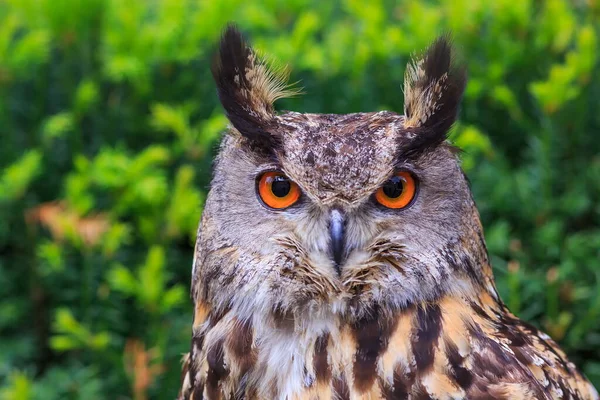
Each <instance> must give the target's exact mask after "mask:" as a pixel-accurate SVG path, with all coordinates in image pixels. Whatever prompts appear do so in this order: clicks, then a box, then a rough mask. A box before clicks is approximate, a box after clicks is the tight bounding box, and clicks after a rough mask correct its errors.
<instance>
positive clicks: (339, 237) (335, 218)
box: [329, 208, 346, 275]
mask: <svg viewBox="0 0 600 400" xmlns="http://www.w3.org/2000/svg"><path fill="white" fill-rule="evenodd" d="M345 228H346V217H345V215H344V214H343V213H342V212H341V211H340V210H338V209H336V208H334V209H333V210H331V214H330V216H329V240H330V243H329V246H330V248H331V255H332V256H333V261H334V262H335V269H336V271H337V273H338V275H339V274H340V266H341V264H342V261H343V257H344V250H345V249H344V246H345V232H344V230H345Z"/></svg>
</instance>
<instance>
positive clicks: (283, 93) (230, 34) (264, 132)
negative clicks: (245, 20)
mask: <svg viewBox="0 0 600 400" xmlns="http://www.w3.org/2000/svg"><path fill="white" fill-rule="evenodd" d="M212 74H213V77H214V79H215V82H216V84H217V92H218V94H219V99H220V100H221V104H222V105H223V107H224V108H225V112H226V113H227V117H228V118H229V121H230V122H231V124H232V125H233V126H234V127H235V128H236V129H237V130H238V131H239V132H240V133H241V134H242V135H244V136H245V137H247V138H248V139H251V140H253V141H255V142H257V143H258V144H260V145H262V146H267V147H272V146H273V145H275V142H276V141H277V139H276V138H275V137H274V136H273V134H272V133H270V132H269V130H270V128H272V123H273V120H274V117H275V109H274V107H273V103H274V102H275V101H276V100H278V99H281V98H284V97H289V96H293V95H295V94H297V93H298V92H297V91H295V90H294V89H291V88H290V87H289V86H288V84H287V78H288V70H287V68H269V66H268V65H267V63H265V62H264V61H262V60H260V59H259V58H258V57H257V55H256V53H255V52H254V50H253V49H252V48H251V47H250V46H249V45H248V44H247V43H246V41H245V40H244V38H243V36H242V34H241V33H240V32H239V30H238V29H237V28H236V27H235V26H234V25H228V26H227V28H226V29H225V31H224V33H223V36H222V38H221V43H220V46H219V53H218V54H217V56H216V57H215V60H214V62H213V65H212Z"/></svg>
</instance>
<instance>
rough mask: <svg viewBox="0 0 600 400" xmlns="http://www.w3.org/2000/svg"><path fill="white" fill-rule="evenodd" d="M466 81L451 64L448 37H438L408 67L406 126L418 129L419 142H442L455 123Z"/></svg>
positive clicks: (462, 69) (405, 95)
mask: <svg viewBox="0 0 600 400" xmlns="http://www.w3.org/2000/svg"><path fill="white" fill-rule="evenodd" d="M466 81H467V74H466V70H465V68H464V67H462V66H457V65H455V63H454V60H453V55H452V46H451V44H450V39H449V37H448V36H442V37H439V38H438V39H437V40H436V41H435V42H433V44H432V45H431V46H430V47H429V49H427V52H426V53H425V55H424V56H423V57H422V58H421V59H419V60H418V61H414V62H413V63H411V64H409V65H408V67H407V70H406V75H405V77H404V115H405V118H406V119H405V124H404V125H405V127H406V128H417V129H418V130H419V131H420V132H419V136H423V137H421V140H425V139H428V140H427V141H432V142H433V143H431V144H439V143H441V142H442V141H444V140H445V139H446V134H447V133H448V130H449V129H450V127H451V126H452V124H453V123H454V121H455V120H456V115H457V113H458V107H459V105H460V101H461V98H462V94H463V91H464V89H465V84H466ZM419 128H423V129H419Z"/></svg>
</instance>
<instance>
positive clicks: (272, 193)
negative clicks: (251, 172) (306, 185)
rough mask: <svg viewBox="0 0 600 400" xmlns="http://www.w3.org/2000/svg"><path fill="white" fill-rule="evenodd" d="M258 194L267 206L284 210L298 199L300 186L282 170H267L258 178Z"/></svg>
mask: <svg viewBox="0 0 600 400" xmlns="http://www.w3.org/2000/svg"><path fill="white" fill-rule="evenodd" d="M258 195H259V196H260V199H261V200H262V201H263V203H264V204H265V205H266V206H267V207H270V208H273V209H276V210H282V209H284V208H287V207H289V206H291V205H293V204H294V203H296V202H297V201H298V199H299V198H300V188H299V187H298V185H297V184H295V183H294V182H292V181H291V180H290V179H289V178H288V177H287V176H285V175H284V174H282V173H281V172H274V171H272V172H265V173H264V174H263V175H262V176H261V177H260V179H259V180H258Z"/></svg>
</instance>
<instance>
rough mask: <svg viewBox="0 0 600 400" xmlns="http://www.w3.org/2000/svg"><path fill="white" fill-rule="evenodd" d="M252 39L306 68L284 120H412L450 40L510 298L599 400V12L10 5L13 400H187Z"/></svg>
mask: <svg viewBox="0 0 600 400" xmlns="http://www.w3.org/2000/svg"><path fill="white" fill-rule="evenodd" d="M228 21H236V22H237V23H238V24H239V26H240V28H241V29H242V30H243V31H244V32H245V33H246V34H247V35H248V36H249V37H250V38H251V40H252V42H253V44H254V45H255V47H256V48H258V49H259V50H261V51H262V52H263V53H267V54H269V55H271V56H272V58H274V59H276V60H279V61H280V62H282V63H287V64H289V65H290V66H292V80H293V81H300V86H302V87H303V88H304V92H305V93H306V94H305V95H302V96H300V97H297V98H294V99H288V100H284V101H281V102H280V103H279V104H278V107H279V108H280V109H293V110H296V111H306V112H325V113H346V112H357V111H375V110H381V109H389V110H394V111H399V112H401V110H402V109H403V94H402V82H403V73H404V69H405V65H406V63H407V61H408V60H409V57H410V55H411V54H413V52H415V51H416V50H420V49H424V48H425V47H426V46H427V44H428V43H429V42H430V41H431V40H432V39H433V38H435V37H436V36H437V35H438V34H440V33H443V32H448V31H450V32H452V34H453V36H454V39H455V42H456V44H457V46H458V48H459V50H460V52H461V53H462V55H463V59H464V60H465V62H466V64H467V65H468V69H469V75H470V81H469V84H468V87H467V90H466V94H465V98H464V105H463V107H462V110H461V115H460V123H458V124H457V125H456V127H455V129H454V131H453V134H452V140H453V141H454V142H455V143H456V144H457V145H459V146H460V147H462V148H463V149H464V150H465V152H464V154H463V155H462V158H463V165H464V169H465V170H466V172H467V175H468V176H469V178H470V180H471V182H472V188H473V191H474V194H475V197H476V200H477V202H478V204H479V207H480V210H481V215H482V219H483V223H484V226H485V230H486V236H487V241H488V246H489V251H490V253H491V256H492V258H493V263H494V271H495V274H496V277H497V280H498V286H499V289H500V291H501V293H502V295H503V297H504V299H505V301H506V302H507V304H508V305H509V307H510V308H511V309H512V310H513V311H514V312H515V313H516V314H518V315H519V316H521V317H522V318H524V319H527V320H530V321H532V322H533V323H534V324H535V325H537V326H538V327H541V328H542V329H544V330H546V331H547V332H548V333H549V334H550V335H551V336H552V337H553V338H554V339H556V340H557V341H559V342H560V343H561V344H562V345H563V346H564V348H565V349H566V350H567V352H568V353H569V355H570V357H571V358H572V359H573V361H575V362H576V363H577V364H578V365H580V366H581V368H582V369H583V370H584V371H585V373H586V374H587V375H588V376H589V378H590V379H591V380H592V381H593V382H594V383H595V385H596V386H597V387H600V293H599V289H600V205H599V204H600V132H599V129H600V78H599V75H598V73H599V72H600V68H599V60H598V41H599V37H598V35H599V33H600V30H599V26H600V25H599V22H600V2H599V1H596V0H587V1H584V0H545V1H543V0H519V1H515V0H494V1H488V0H443V1H416V0H403V1H389V0H370V1H368V2H367V1H364V0H343V1H323V0H286V1H284V0H265V1H259V0H256V1H250V0H148V1H144V0H135V1H133V0H132V1H125V0H0V296H1V301H0V398H1V399H19V400H20V399H136V400H142V399H149V398H160V399H163V398H173V397H174V396H175V395H176V392H177V390H178V385H179V370H180V363H179V361H180V358H181V355H182V353H184V352H186V351H187V350H188V347H189V337H190V329H191V321H192V307H191V302H190V299H189V295H188V288H189V282H190V272H191V264H192V249H193V242H194V236H195V231H196V227H197V223H198V219H199V217H200V214H201V211H202V204H203V199H204V197H205V195H206V190H207V186H208V183H209V179H210V167H211V159H212V157H213V155H214V152H215V147H216V145H217V144H218V141H219V136H220V133H221V132H222V131H223V130H224V129H225V127H226V124H227V121H226V120H225V118H224V117H223V112H222V109H221V108H220V106H219V104H218V103H217V97H216V94H215V88H214V85H213V82H212V78H211V76H210V71H209V64H210V60H211V56H212V54H213V53H214V49H215V43H216V42H217V40H218V38H219V35H220V32H221V30H222V28H223V27H224V26H225V24H226V23H227V22H228Z"/></svg>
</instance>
